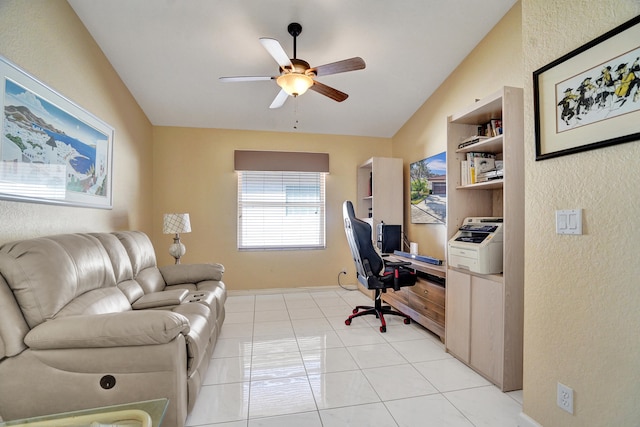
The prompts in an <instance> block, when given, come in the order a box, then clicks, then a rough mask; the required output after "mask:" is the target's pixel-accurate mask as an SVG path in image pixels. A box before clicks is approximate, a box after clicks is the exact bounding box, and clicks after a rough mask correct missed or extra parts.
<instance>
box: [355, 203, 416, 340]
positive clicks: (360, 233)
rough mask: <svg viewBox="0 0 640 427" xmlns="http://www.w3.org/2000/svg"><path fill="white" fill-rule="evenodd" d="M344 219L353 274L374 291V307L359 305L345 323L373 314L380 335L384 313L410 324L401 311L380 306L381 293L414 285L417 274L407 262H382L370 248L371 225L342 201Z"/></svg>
mask: <svg viewBox="0 0 640 427" xmlns="http://www.w3.org/2000/svg"><path fill="white" fill-rule="evenodd" d="M342 215H343V217H344V231H345V233H346V234H347V241H348V242H349V248H350V249H351V254H352V255H353V261H354V262H355V264H356V275H357V277H358V281H359V282H360V283H361V284H362V285H363V286H364V287H366V288H367V289H372V290H374V291H375V297H374V306H373V307H372V306H365V305H359V306H356V308H354V309H353V314H352V315H351V316H349V318H348V319H347V320H345V321H344V323H345V324H346V325H350V324H351V321H352V320H353V318H355V317H360V316H364V315H367V314H374V315H375V316H376V317H377V318H379V319H380V323H381V324H382V326H380V332H386V331H387V322H386V321H385V320H384V315H385V314H392V315H394V316H401V317H404V323H405V324H409V323H411V318H410V317H409V316H408V315H406V314H404V313H402V312H400V311H396V310H393V309H392V308H391V307H390V306H387V305H385V306H383V305H382V294H383V293H385V292H387V289H389V288H393V289H394V290H396V291H398V290H400V288H401V287H404V286H413V285H415V283H416V274H415V272H414V271H412V270H411V269H408V268H406V266H408V265H411V263H410V262H404V261H403V262H384V260H383V259H382V258H381V257H380V255H379V254H378V253H377V252H376V250H375V249H374V247H373V241H372V240H371V226H370V225H369V224H367V223H366V222H364V221H362V220H360V219H358V218H356V216H355V212H354V210H353V204H352V203H351V202H350V201H348V200H347V201H345V202H344V204H343V206H342Z"/></svg>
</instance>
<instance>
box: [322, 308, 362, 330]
mask: <svg viewBox="0 0 640 427" xmlns="http://www.w3.org/2000/svg"><path fill="white" fill-rule="evenodd" d="M350 314H351V312H349V313H347V314H344V315H340V316H327V321H328V322H329V323H330V324H331V326H332V327H333V329H335V330H336V331H340V330H343V329H359V328H371V325H370V324H369V323H368V322H366V321H364V320H362V319H360V320H359V321H354V322H352V323H351V325H347V324H345V323H344V321H345V320H346V319H347V318H348V317H349V315H350Z"/></svg>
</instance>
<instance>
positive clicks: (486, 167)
mask: <svg viewBox="0 0 640 427" xmlns="http://www.w3.org/2000/svg"><path fill="white" fill-rule="evenodd" d="M495 158H496V156H495V154H491V153H474V152H470V153H467V159H466V160H463V161H461V162H460V182H461V183H462V185H463V186H464V185H470V184H475V183H477V182H478V180H477V176H478V174H482V173H485V172H488V171H490V170H494V169H495Z"/></svg>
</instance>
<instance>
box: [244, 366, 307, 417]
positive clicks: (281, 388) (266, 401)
mask: <svg viewBox="0 0 640 427" xmlns="http://www.w3.org/2000/svg"><path fill="white" fill-rule="evenodd" d="M315 410H317V408H316V404H315V401H314V399H313V393H312V392H311V387H310V386H309V380H308V379H307V377H306V376H305V377H297V378H278V379H273V380H263V381H251V404H250V405H249V417H250V418H260V417H270V416H276V415H285V414H294V413H298V412H308V411H315Z"/></svg>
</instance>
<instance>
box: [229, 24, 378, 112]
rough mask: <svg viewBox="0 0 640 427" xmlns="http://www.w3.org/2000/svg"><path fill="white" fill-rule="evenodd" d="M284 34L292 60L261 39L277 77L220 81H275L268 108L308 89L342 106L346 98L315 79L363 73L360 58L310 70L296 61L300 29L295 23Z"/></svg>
mask: <svg viewBox="0 0 640 427" xmlns="http://www.w3.org/2000/svg"><path fill="white" fill-rule="evenodd" d="M287 31H289V34H291V36H292V37H293V58H291V59H290V58H289V57H288V56H287V53H286V52H285V51H284V49H283V48H282V46H281V45H280V43H279V42H278V40H276V39H271V38H267V37H263V38H261V39H260V43H262V46H263V47H264V48H265V49H266V50H267V52H269V54H270V55H271V56H272V57H273V59H275V60H276V62H277V63H278V65H280V75H279V76H238V77H220V80H221V81H223V82H250V81H260V80H275V81H276V83H277V84H278V86H280V88H281V90H280V92H279V93H278V95H276V98H275V99H274V100H273V102H272V103H271V105H270V106H269V108H280V107H282V106H283V105H284V103H285V101H286V100H287V97H288V96H294V97H297V96H299V95H302V94H303V93H305V92H306V91H307V89H311V90H312V91H314V92H318V93H319V94H322V95H324V96H327V97H329V98H331V99H333V100H334V101H338V102H342V101H344V100H345V99H347V98H348V97H349V95H347V94H346V93H344V92H340V91H339V90H337V89H334V88H332V87H330V86H327V85H325V84H322V83H320V82H319V81H317V80H316V79H315V78H316V77H320V76H328V75H330V74H338V73H344V72H347V71H355V70H362V69H364V68H365V66H366V64H365V63H364V60H363V59H362V58H360V57H354V58H349V59H344V60H342V61H337V62H332V63H330V64H325V65H320V66H318V67H313V68H312V67H311V66H309V63H308V62H307V61H303V60H302V59H298V58H297V57H296V38H297V37H298V36H299V35H300V33H302V25H300V24H298V23H297V22H293V23H291V24H289V26H288V27H287Z"/></svg>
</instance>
